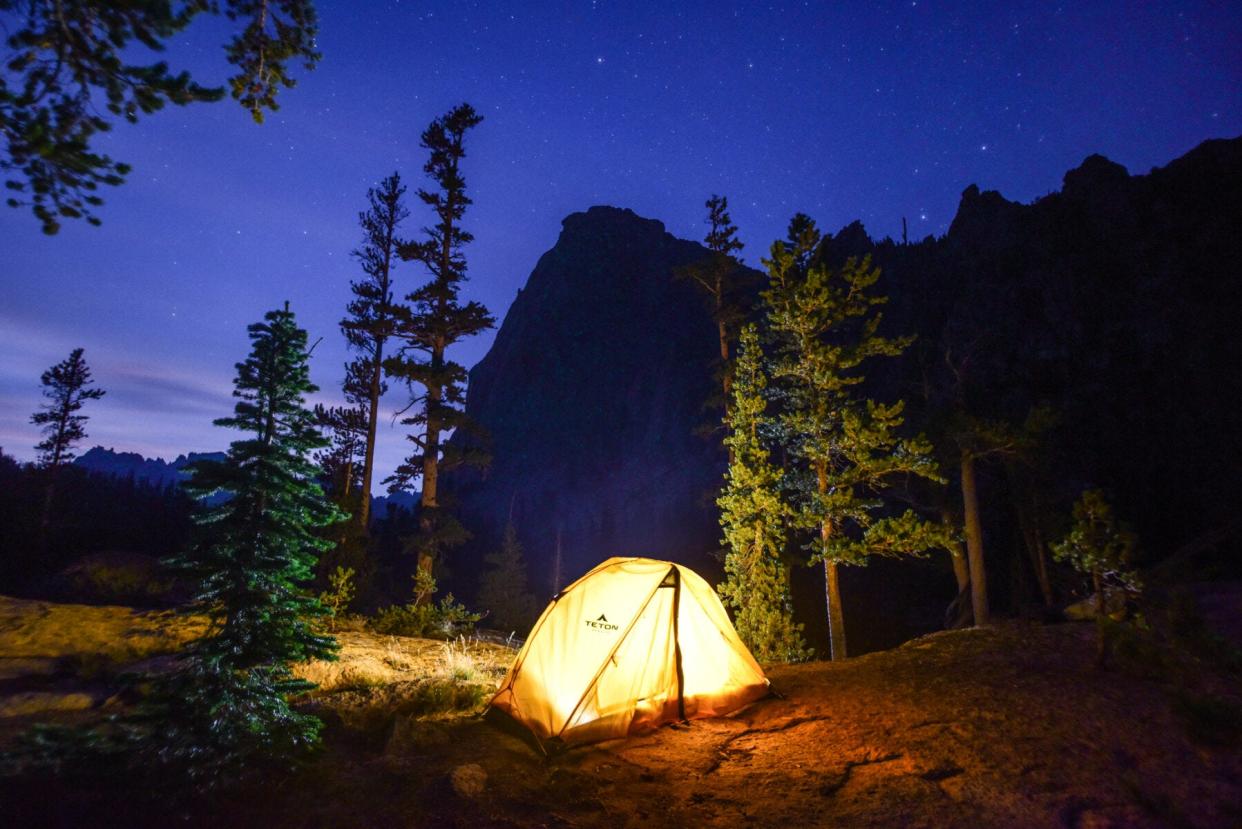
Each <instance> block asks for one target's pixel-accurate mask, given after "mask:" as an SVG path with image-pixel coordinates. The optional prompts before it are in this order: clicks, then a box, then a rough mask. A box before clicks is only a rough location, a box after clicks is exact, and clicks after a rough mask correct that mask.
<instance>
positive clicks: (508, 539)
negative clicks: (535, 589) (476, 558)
mask: <svg viewBox="0 0 1242 829" xmlns="http://www.w3.org/2000/svg"><path fill="white" fill-rule="evenodd" d="M483 562H484V564H485V565H486V566H487V569H486V570H485V571H484V572H483V578H482V580H481V581H480V583H479V596H478V602H477V604H478V607H479V609H480V610H486V611H488V613H489V614H490V618H491V626H492V627H494V628H497V629H500V630H510V631H523V632H524V631H527V630H529V629H530V626H531V625H532V624H534V622H535V616H536V614H537V613H538V612H539V608H538V606H537V604H536V602H535V597H534V595H532V594H531V592H530V590H529V589H528V585H529V581H528V580H527V576H526V561H525V559H524V558H523V556H522V545H521V543H520V542H519V541H518V538H517V530H516V529H515V528H514V526H513V522H512V521H510V522H509V523H508V524H507V525H506V526H505V535H504V539H503V541H501V544H500V549H499V550H497V551H496V552H492V553H488V554H487V555H486V556H485V557H484V558H483Z"/></svg>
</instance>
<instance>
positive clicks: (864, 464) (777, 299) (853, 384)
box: [764, 215, 947, 659]
mask: <svg viewBox="0 0 1242 829" xmlns="http://www.w3.org/2000/svg"><path fill="white" fill-rule="evenodd" d="M819 238H820V237H819V233H818V231H817V230H816V229H815V226H814V223H813V222H811V221H810V219H808V218H807V217H805V216H802V215H799V216H796V217H795V218H794V221H792V222H791V223H790V233H789V241H788V242H778V243H776V244H774V245H773V246H772V258H771V259H769V260H765V262H764V264H765V265H767V268H768V274H769V278H770V281H771V287H770V288H769V289H768V290H767V291H765V292H764V301H765V303H766V305H767V308H768V325H769V328H770V331H771V333H772V337H773V340H774V345H775V349H774V356H773V364H772V365H773V368H772V373H773V377H774V380H775V381H776V384H777V386H778V393H779V400H780V404H781V410H780V412H781V413H780V426H781V439H782V442H783V443H784V447H785V449H786V451H787V452H788V454H789V457H790V458H791V459H792V460H793V461H794V462H795V463H796V464H797V465H798V466H797V469H796V470H795V473H794V474H793V475H792V477H791V483H792V485H793V486H794V488H795V490H796V491H797V493H798V508H799V517H800V521H801V523H802V525H803V526H804V527H805V528H807V529H811V530H813V531H814V532H815V538H814V540H813V541H812V543H811V544H810V545H809V549H810V550H811V551H812V557H811V560H812V562H813V563H814V562H822V563H823V565H824V578H825V582H826V585H825V592H826V599H827V605H828V626H829V638H830V644H831V658H832V659H842V658H844V657H845V656H846V655H847V651H846V639H845V624H844V623H845V617H844V614H843V611H842V607H841V588H840V580H839V573H838V566H839V565H841V564H865V563H866V561H867V558H868V556H871V555H897V554H902V553H919V552H922V551H925V550H927V549H930V548H932V547H941V546H944V544H946V543H947V541H946V540H945V539H944V537H943V536H944V530H943V528H942V527H941V526H940V525H939V524H933V523H929V522H926V521H923V520H922V519H921V518H920V517H919V516H918V515H916V514H915V513H914V512H913V511H911V510H907V511H906V512H905V513H903V514H901V515H896V516H892V515H888V516H886V515H883V512H882V508H883V506H884V502H883V500H882V499H881V498H880V497H879V494H880V493H881V492H882V491H883V489H884V488H885V486H886V485H888V484H890V483H891V482H892V481H893V480H894V479H898V478H901V477H904V476H910V475H915V476H919V477H923V478H927V479H930V480H936V481H939V480H941V479H940V477H939V475H938V473H937V471H936V465H935V462H934V461H933V460H932V458H931V456H930V452H931V446H930V445H929V444H928V443H927V442H926V441H924V440H922V439H921V438H919V439H904V438H901V437H900V436H899V435H898V430H899V429H900V427H901V426H902V423H903V415H902V411H903V409H904V404H903V402H902V401H897V402H896V403H892V404H882V403H877V402H875V401H873V400H869V399H866V398H865V397H863V396H862V395H861V394H859V392H858V388H857V387H858V385H859V384H860V383H862V382H863V380H864V375H863V373H862V368H863V366H864V364H866V363H867V362H868V361H869V360H871V359H872V358H875V357H895V356H897V355H899V354H901V353H902V351H903V350H904V349H905V348H906V346H907V345H909V343H910V342H911V338H909V337H899V338H889V337H884V336H881V335H880V334H879V333H878V332H879V326H880V319H881V315H880V312H879V307H880V306H881V305H883V304H884V303H885V302H886V301H887V298H886V297H883V296H880V295H877V294H875V293H873V292H872V288H873V287H874V285H875V283H876V281H877V280H878V279H879V277H880V272H879V269H877V268H873V267H872V266H871V261H870V259H869V258H866V259H863V260H858V259H850V260H849V261H847V262H846V263H845V265H844V266H843V267H841V268H838V269H835V270H833V269H830V268H828V267H827V266H826V265H824V264H823V263H821V262H817V261H816V260H815V252H816V248H817V246H818V244H819Z"/></svg>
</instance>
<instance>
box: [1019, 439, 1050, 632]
mask: <svg viewBox="0 0 1242 829" xmlns="http://www.w3.org/2000/svg"><path fill="white" fill-rule="evenodd" d="M1008 467H1009V468H1008V473H1009V481H1010V484H1011V489H1012V490H1013V503H1014V509H1015V510H1016V511H1017V513H1018V528H1019V529H1020V530H1021V532H1022V543H1023V545H1025V547H1026V552H1027V555H1028V556H1029V557H1030V559H1031V569H1032V570H1034V571H1035V581H1036V582H1037V583H1038V584H1039V595H1040V598H1041V599H1043V602H1044V607H1047V608H1050V607H1052V606H1053V603H1054V601H1055V600H1054V597H1053V595H1052V581H1051V579H1050V578H1049V576H1048V555H1047V551H1046V550H1045V548H1044V535H1043V533H1042V532H1041V531H1040V528H1039V502H1038V501H1037V500H1036V493H1035V490H1034V488H1033V487H1032V486H1031V485H1029V483H1027V482H1025V481H1021V480H1020V477H1021V473H1020V472H1019V471H1018V470H1017V469H1015V468H1014V464H1012V463H1011V464H1008Z"/></svg>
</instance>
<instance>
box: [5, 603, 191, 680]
mask: <svg viewBox="0 0 1242 829" xmlns="http://www.w3.org/2000/svg"><path fill="white" fill-rule="evenodd" d="M206 626H207V622H206V620H205V619H203V618H202V617H201V616H183V615H180V614H177V613H174V612H172V611H167V610H163V611H148V612H140V611H135V610H133V609H132V608H128V607H118V606H115V605H104V606H95V605H80V604H56V603H54V602H41V601H29V600H25V599H12V598H9V597H7V596H0V660H10V659H23V660H30V659H37V660H40V659H64V658H77V659H84V658H89V659H94V660H103V661H107V662H111V663H114V664H125V663H128V662H136V661H139V660H142V659H149V658H151V657H153V656H160V655H162V654H168V653H173V652H175V651H177V650H178V649H180V648H181V647H182V646H183V645H184V644H185V643H186V642H189V641H190V640H191V639H194V638H195V637H197V636H200V635H202V633H203V631H204V630H205V629H206Z"/></svg>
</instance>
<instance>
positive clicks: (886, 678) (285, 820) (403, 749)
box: [0, 604, 1242, 829]
mask: <svg viewBox="0 0 1242 829" xmlns="http://www.w3.org/2000/svg"><path fill="white" fill-rule="evenodd" d="M12 615H13V614H10V615H9V617H6V616H5V613H4V606H3V605H2V604H0V668H3V666H4V665H5V664H6V663H7V664H8V665H9V668H10V670H9V673H10V674H12V672H13V669H16V668H17V664H16V663H14V662H12V661H11V660H14V659H18V658H25V659H31V658H33V657H34V655H32V654H31V653H30V651H31V650H32V648H31V646H30V642H31V641H33V640H32V638H31V636H30V635H27V636H26V638H25V640H23V641H25V642H26V644H25V645H22V646H20V647H18V646H16V645H14V643H13V642H12V641H11V640H12V638H13V637H10V636H8V635H7V634H6V633H5V631H6V629H11V628H12V626H13V621H12ZM18 615H19V616H21V614H18ZM6 618H8V619H9V621H8V622H7V623H6V622H5V619H6ZM131 621H132V620H131ZM6 624H7V626H8V627H7V628H6ZM1093 636H1094V629H1093V627H1092V626H1090V625H1086V624H1061V625H1035V624H1022V623H1007V624H1001V625H997V626H995V627H992V628H989V629H985V630H966V631H958V632H946V633H940V634H935V635H932V636H928V637H924V638H922V639H918V640H915V641H913V642H910V643H908V644H906V645H904V646H902V647H900V648H897V649H895V650H892V651H886V652H881V653H875V654H870V655H868V656H864V657H861V658H857V659H852V660H849V661H847V662H844V663H838V664H832V663H822V662H820V663H811V664H806V665H795V666H775V667H772V668H771V669H770V670H769V677H770V679H771V680H772V684H773V688H774V689H775V690H776V691H777V692H778V693H779V694H780V696H779V697H775V696H774V697H771V698H769V699H766V700H762V701H760V702H758V703H755V704H754V705H751V706H750V707H748V708H746V709H744V710H742V711H740V712H737V713H736V714H735V715H733V716H731V717H727V718H722V719H715V720H699V721H695V722H692V723H690V724H689V725H688V726H673V727H666V728H664V729H661V730H659V731H657V732H655V733H652V734H649V735H645V736H641V737H635V738H631V739H628V740H622V741H613V742H609V743H604V744H600V745H597V746H593V747H584V748H579V749H575V750H572V751H569V752H566V753H565V754H563V755H560V756H558V757H556V758H554V759H552V760H550V761H549V760H545V759H544V758H543V757H542V756H541V755H540V754H539V753H538V752H537V751H536V750H535V749H534V748H533V747H532V745H531V744H530V743H529V742H527V741H526V740H525V739H524V738H523V737H522V736H521V735H520V734H519V733H517V732H516V731H513V730H510V729H505V728H501V727H498V726H497V725H496V724H493V723H492V722H490V721H485V720H482V719H480V718H478V717H477V716H476V715H475V713H476V712H477V707H475V708H469V707H468V706H469V700H467V701H466V703H465V705H466V706H467V710H466V711H456V712H454V711H438V712H436V711H430V710H427V709H426V707H425V706H424V707H418V706H413V705H411V704H410V702H409V701H410V700H411V699H413V698H414V697H413V696H411V694H410V690H411V689H416V688H418V687H421V686H420V683H425V682H427V681H428V680H427V677H428V676H433V675H434V676H439V677H441V679H442V680H447V679H453V680H454V681H456V682H457V683H458V684H464V685H473V686H477V687H478V688H479V689H480V691H484V690H486V689H488V688H491V687H494V686H495V684H496V682H497V681H498V680H499V678H500V676H501V675H502V673H503V670H504V666H505V664H506V663H507V660H508V659H510V658H511V656H512V651H511V650H508V649H505V648H504V647H503V646H500V645H489V644H487V643H477V642H474V643H472V642H458V643H456V645H454V646H448V645H446V644H445V643H439V642H428V641H426V640H400V641H398V640H394V639H393V638H392V637H373V636H371V635H370V634H366V633H362V632H350V633H348V634H343V639H344V645H345V650H344V652H343V660H342V663H339V664H338V665H337V666H334V667H332V668H326V667H324V668H322V670H323V671H327V672H329V673H321V674H318V675H316V678H318V679H320V680H321V681H323V680H326V687H325V689H324V690H323V691H321V692H318V693H317V694H316V695H315V697H314V699H313V700H311V701H310V702H309V703H308V704H309V705H311V706H312V707H313V708H315V709H316V710H317V712H318V713H320V714H321V715H322V716H323V717H324V719H325V722H326V723H327V728H326V730H325V747H324V750H323V751H322V752H320V754H319V755H318V756H317V757H315V758H314V759H313V760H312V761H311V762H309V763H308V764H307V765H306V766H305V767H304V768H302V769H301V770H299V771H297V772H293V773H290V774H289V775H287V776H282V777H281V778H280V779H271V780H265V781H263V782H262V783H261V784H256V785H253V786H251V787H248V788H245V789H242V790H239V791H235V792H232V793H230V794H229V795H228V796H227V797H217V798H215V799H214V800H212V801H209V802H201V803H197V804H188V805H181V806H177V807H170V806H168V805H167V804H166V803H165V804H161V803H160V801H159V799H158V798H156V799H149V798H143V797H142V796H141V794H139V793H125V792H115V791H108V792H99V791H94V792H90V791H82V790H68V787H67V786H65V785H64V784H63V783H61V782H58V781H56V780H54V779H49V778H24V779H22V780H21V781H20V782H15V781H10V782H9V783H7V784H4V785H0V798H3V800H4V802H0V809H3V813H5V814H8V815H11V816H12V817H13V818H14V819H15V820H18V821H19V822H18V823H13V824H10V825H23V826H35V825H46V824H51V825H78V821H79V820H82V819H85V818H89V819H91V820H92V821H94V824H95V825H153V826H154V825H162V826H168V825H203V826H206V825H213V826H221V825H230V826H238V827H241V826H288V827H295V826H297V827H300V826H324V827H336V826H340V827H347V826H350V827H352V826H368V827H370V826H377V827H380V826H446V827H483V826H494V827H596V826H598V827H640V826H642V827H650V826H655V827H664V826H668V827H674V826H677V827H680V826H720V827H724V826H771V827H782V829H792V827H803V826H910V827H916V826H925V827H951V826H962V827H967V826H970V827H977V826H1005V827H1028V826H1029V827H1046V826H1065V827H1129V826H1139V827H1144V826H1151V827H1163V826H1170V827H1181V826H1196V827H1218V826H1242V754H1240V752H1239V750H1238V747H1237V744H1236V742H1235V743H1233V744H1231V745H1215V746H1214V745H1211V744H1210V743H1211V742H1212V741H1211V740H1208V741H1206V743H1205V742H1204V741H1203V740H1202V739H1201V740H1199V741H1198V742H1196V741H1194V740H1192V739H1191V738H1190V736H1189V735H1188V731H1187V725H1186V722H1185V720H1184V718H1183V717H1182V716H1181V715H1180V714H1179V713H1178V710H1177V707H1176V702H1175V696H1176V691H1177V689H1176V688H1172V689H1171V688H1170V687H1169V686H1168V684H1167V682H1160V681H1157V680H1155V679H1151V678H1141V677H1139V676H1136V675H1134V674H1133V673H1128V672H1121V671H1106V672H1101V671H1099V670H1098V669H1096V668H1095V667H1094V666H1093V665H1092V657H1093ZM36 638H37V637H36ZM174 638H175V637H174ZM22 647H24V648H25V650H26V653H25V655H24V656H20V655H19V654H17V653H16V652H15V651H16V650H20V649H21V648H22ZM453 648H456V654H455V655H454V652H453ZM59 658H61V659H63V658H65V656H64V655H63V654H62V655H61V656H60V657H59ZM403 660H404V661H403ZM364 662H366V663H368V664H370V667H369V668H365V669H364V668H362V667H357V666H361V665H362V664H363V663H364ZM351 665H354V666H355V667H354V668H351V667H350V666H351ZM317 670H319V669H317ZM350 670H354V671H355V673H354V675H353V677H352V678H350V676H349V672H350ZM332 671H335V672H337V673H336V674H335V675H330V672H332ZM368 671H369V673H368ZM19 682H20V680H18V679H15V678H14V677H12V676H10V677H9V678H8V679H6V680H0V699H3V698H4V696H5V692H6V691H10V692H11V691H14V690H15V689H17V688H18V687H20V685H19V684H18V683H19ZM60 690H62V691H63V690H65V689H64V688H61V689H60ZM1217 690H1218V691H1219V690H1220V689H1217ZM1236 690H1237V689H1232V690H1231V689H1229V688H1228V687H1226V688H1225V689H1224V691H1223V693H1226V694H1230V693H1235V692H1236ZM88 696H89V695H88ZM478 696H480V695H476V698H477V697H478ZM1235 698H1236V697H1235ZM28 709H29V706H27V709H24V710H23V713H16V714H15V713H10V714H9V715H8V716H7V717H4V716H3V715H2V714H0V723H7V726H6V728H7V730H8V731H10V732H11V731H12V730H13V728H15V727H16V726H18V725H19V724H22V723H27V722H30V721H35V720H37V719H39V718H40V715H38V714H36V713H32V712H30V711H29V710H28ZM0 710H2V709H0ZM11 710H12V709H11ZM57 710H58V709H56V708H55V707H54V706H49V707H46V708H45V709H44V711H43V713H42V715H41V716H42V717H43V718H46V717H48V716H50V715H55V714H56V713H57Z"/></svg>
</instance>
